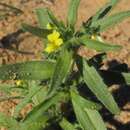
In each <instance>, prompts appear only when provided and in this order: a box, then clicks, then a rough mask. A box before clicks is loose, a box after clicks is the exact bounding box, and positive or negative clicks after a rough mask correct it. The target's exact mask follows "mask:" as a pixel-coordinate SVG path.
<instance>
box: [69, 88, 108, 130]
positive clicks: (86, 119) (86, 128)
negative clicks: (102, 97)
mask: <svg viewBox="0 0 130 130" xmlns="http://www.w3.org/2000/svg"><path fill="white" fill-rule="evenodd" d="M71 98H72V103H73V108H74V111H75V114H76V117H77V120H78V122H79V123H80V125H81V127H82V129H83V130H107V129H106V127H105V124H104V122H103V120H102V118H101V116H100V114H99V113H98V111H97V110H95V109H89V108H87V105H86V106H85V105H84V104H85V102H86V101H85V100H82V97H80V96H79V95H78V94H76V93H75V92H73V90H71ZM80 98H81V99H80ZM80 100H82V102H80ZM84 101H85V102H84ZM99 124H100V125H99Z"/></svg>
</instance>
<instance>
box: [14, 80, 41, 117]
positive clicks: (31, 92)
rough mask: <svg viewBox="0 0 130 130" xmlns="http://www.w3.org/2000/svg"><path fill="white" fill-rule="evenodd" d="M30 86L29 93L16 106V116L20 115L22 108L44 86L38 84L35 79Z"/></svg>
mask: <svg viewBox="0 0 130 130" xmlns="http://www.w3.org/2000/svg"><path fill="white" fill-rule="evenodd" d="M30 87H31V88H30V89H29V93H28V95H26V97H25V98H24V99H23V100H22V101H21V102H20V103H19V104H18V105H17V106H16V107H15V111H14V117H18V115H19V112H20V110H22V109H23V108H24V107H25V106H26V105H27V104H28V103H29V102H30V101H31V100H32V97H33V96H34V95H35V94H36V93H38V92H39V91H40V90H41V88H42V87H41V86H36V84H35V81H33V82H32V83H31V85H30Z"/></svg>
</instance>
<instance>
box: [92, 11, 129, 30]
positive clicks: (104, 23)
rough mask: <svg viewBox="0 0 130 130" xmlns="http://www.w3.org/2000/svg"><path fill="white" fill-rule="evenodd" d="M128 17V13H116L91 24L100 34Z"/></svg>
mask: <svg viewBox="0 0 130 130" xmlns="http://www.w3.org/2000/svg"><path fill="white" fill-rule="evenodd" d="M128 17H130V11H125V12H121V13H117V14H114V15H111V16H108V17H105V18H103V19H100V20H97V21H95V22H93V23H92V25H91V26H92V27H96V28H99V29H100V32H102V31H104V30H106V29H108V28H109V27H111V26H113V25H115V24H117V23H119V22H121V21H123V20H124V19H126V18H128Z"/></svg>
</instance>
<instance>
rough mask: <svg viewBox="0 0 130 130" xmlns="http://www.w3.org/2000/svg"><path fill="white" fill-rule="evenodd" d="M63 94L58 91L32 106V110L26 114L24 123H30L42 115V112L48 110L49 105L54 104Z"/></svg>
mask: <svg viewBox="0 0 130 130" xmlns="http://www.w3.org/2000/svg"><path fill="white" fill-rule="evenodd" d="M62 96H63V94H61V93H58V94H57V95H54V96H53V97H51V98H49V99H47V100H46V101H43V102H42V103H40V104H39V105H38V106H36V107H34V108H33V110H32V111H31V112H30V113H29V114H28V115H27V116H26V118H25V120H24V123H27V124H28V123H32V122H33V121H34V122H35V121H36V120H38V119H39V118H41V117H43V118H44V116H43V114H44V113H45V112H46V111H47V110H48V108H49V107H51V106H52V105H55V104H56V103H57V102H58V101H59V100H61V99H62Z"/></svg>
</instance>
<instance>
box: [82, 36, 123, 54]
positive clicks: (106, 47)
mask: <svg viewBox="0 0 130 130" xmlns="http://www.w3.org/2000/svg"><path fill="white" fill-rule="evenodd" d="M79 42H80V43H82V44H83V45H85V46H86V47H87V48H90V49H94V50H96V51H101V52H106V51H119V50H120V49H121V48H122V47H121V46H119V45H112V44H108V43H103V42H100V41H97V40H92V39H90V38H88V37H86V36H82V37H81V38H79Z"/></svg>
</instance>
